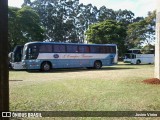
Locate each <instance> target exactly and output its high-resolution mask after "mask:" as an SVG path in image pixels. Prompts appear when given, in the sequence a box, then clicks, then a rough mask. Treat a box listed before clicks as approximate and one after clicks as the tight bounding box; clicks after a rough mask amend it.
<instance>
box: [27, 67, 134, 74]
mask: <svg viewBox="0 0 160 120" xmlns="http://www.w3.org/2000/svg"><path fill="white" fill-rule="evenodd" d="M124 69H137V68H132V67H129V68H127V67H102V68H101V69H93V68H90V69H87V68H57V69H52V70H50V71H49V72H43V71H40V70H28V71H27V72H29V73H66V72H86V71H105V70H106V71H107V70H124Z"/></svg>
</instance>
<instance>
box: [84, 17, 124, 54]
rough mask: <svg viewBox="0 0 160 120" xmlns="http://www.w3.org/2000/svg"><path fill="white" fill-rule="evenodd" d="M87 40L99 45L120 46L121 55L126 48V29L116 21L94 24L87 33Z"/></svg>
mask: <svg viewBox="0 0 160 120" xmlns="http://www.w3.org/2000/svg"><path fill="white" fill-rule="evenodd" d="M86 35H87V38H86V39H87V40H88V41H89V42H92V43H98V44H118V49H119V54H120V55H122V52H123V51H124V48H125V38H126V29H125V26H124V25H123V23H121V22H117V21H115V20H106V21H104V22H100V23H97V24H93V25H91V26H90V27H89V29H88V31H87V32H86Z"/></svg>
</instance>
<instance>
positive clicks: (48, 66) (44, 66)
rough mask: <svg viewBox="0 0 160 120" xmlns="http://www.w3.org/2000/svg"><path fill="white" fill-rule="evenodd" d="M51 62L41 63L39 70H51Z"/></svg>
mask: <svg viewBox="0 0 160 120" xmlns="http://www.w3.org/2000/svg"><path fill="white" fill-rule="evenodd" d="M51 67H52V66H51V63H50V62H43V63H42V64H41V70H42V71H44V72H48V71H50V70H51Z"/></svg>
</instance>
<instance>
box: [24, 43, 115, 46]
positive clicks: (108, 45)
mask: <svg viewBox="0 0 160 120" xmlns="http://www.w3.org/2000/svg"><path fill="white" fill-rule="evenodd" d="M29 44H65V45H97V46H101V45H104V46H105V45H106V46H117V45H116V44H85V43H64V42H28V43H26V44H25V45H29Z"/></svg>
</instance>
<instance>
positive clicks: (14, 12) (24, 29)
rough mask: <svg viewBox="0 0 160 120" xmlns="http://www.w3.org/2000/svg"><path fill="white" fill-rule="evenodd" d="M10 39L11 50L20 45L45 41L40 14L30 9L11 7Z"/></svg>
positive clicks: (9, 12)
mask: <svg viewBox="0 0 160 120" xmlns="http://www.w3.org/2000/svg"><path fill="white" fill-rule="evenodd" d="M8 19H9V21H8V24H9V28H8V39H9V43H10V44H9V47H10V50H11V49H13V48H14V46H16V45H18V44H24V43H26V42H30V41H43V36H44V35H43V29H42V28H41V26H40V21H39V16H38V14H37V13H36V12H35V11H34V10H32V9H31V8H30V7H23V8H21V9H19V8H14V7H9V10H8Z"/></svg>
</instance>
